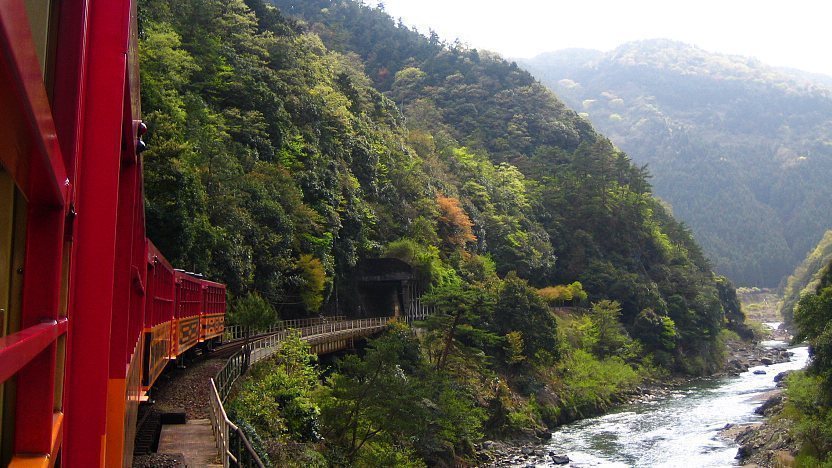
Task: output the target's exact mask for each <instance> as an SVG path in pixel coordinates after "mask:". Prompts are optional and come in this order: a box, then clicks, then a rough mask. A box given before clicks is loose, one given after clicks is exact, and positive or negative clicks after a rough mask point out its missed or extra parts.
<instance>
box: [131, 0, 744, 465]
mask: <svg viewBox="0 0 832 468" xmlns="http://www.w3.org/2000/svg"><path fill="white" fill-rule="evenodd" d="M274 5H276V6H273V5H271V4H267V3H264V2H263V0H247V1H245V2H244V1H242V0H230V1H229V0H182V1H177V2H169V1H165V0H143V1H142V2H140V10H139V18H140V41H141V42H140V53H141V72H142V76H141V78H142V91H143V92H142V99H143V102H142V108H143V112H144V115H145V118H146V121H147V122H148V124H149V127H150V131H149V133H148V136H147V138H146V141H147V142H148V145H149V149H148V150H147V151H146V152H145V153H144V162H145V171H146V172H145V179H146V187H145V189H146V199H147V200H146V205H147V209H146V212H147V225H148V232H149V236H150V237H151V239H153V240H154V242H156V244H157V245H158V246H159V247H160V248H161V249H162V251H164V252H165V253H166V255H168V257H169V258H170V259H171V260H172V261H173V262H174V263H177V264H180V265H187V266H188V267H189V268H192V269H194V270H195V271H201V272H204V273H205V274H207V275H208V276H209V277H212V278H217V279H220V280H222V281H224V282H226V283H227V284H228V286H229V291H230V293H231V294H232V295H233V296H235V297H238V298H242V299H240V300H234V301H232V305H233V308H232V309H234V310H240V309H245V308H247V307H251V308H252V309H254V308H262V309H268V308H269V307H274V308H275V309H277V310H278V312H279V313H280V315H281V316H282V317H289V316H301V315H317V314H318V313H319V312H320V311H321V310H325V311H328V312H335V311H338V312H340V313H345V314H347V315H351V316H355V315H358V314H360V313H362V312H361V311H360V310H359V308H358V307H357V302H356V300H355V296H356V292H357V291H356V284H355V277H356V267H357V266H358V265H359V262H360V261H361V260H363V259H368V258H376V257H382V256H383V257H395V258H398V259H401V260H403V261H406V262H407V263H409V264H410V265H411V266H412V267H413V268H414V269H415V271H416V272H417V274H418V275H419V277H420V279H421V280H422V281H424V283H425V285H426V289H427V291H426V295H425V297H424V300H425V301H426V302H427V303H430V304H432V305H433V306H434V307H435V308H436V310H437V313H436V314H435V315H434V316H433V317H431V318H430V319H429V320H427V321H425V322H424V323H423V324H422V325H421V327H422V328H423V329H424V330H425V333H424V334H420V336H414V335H413V334H412V333H410V332H408V331H407V329H406V328H404V327H401V328H397V327H393V329H392V331H391V333H390V334H388V335H385V337H383V338H381V339H379V340H378V341H376V342H375V343H374V344H372V345H370V347H369V349H368V350H367V352H366V353H365V354H364V355H363V356H361V357H351V358H349V359H346V360H345V361H344V362H343V363H341V364H339V366H338V368H337V371H335V373H333V374H332V375H331V376H330V377H329V378H327V379H326V381H325V382H322V381H321V379H319V378H318V377H320V376H319V375H318V374H316V372H317V371H315V370H314V369H313V367H314V366H311V364H310V362H311V361H308V360H307V358H306V357H303V353H300V352H298V353H295V354H292V356H288V357H287V359H290V358H291V359H299V361H298V362H297V363H296V364H297V366H295V365H294V364H292V366H289V365H288V364H287V365H286V366H285V368H284V366H282V365H281V366H276V368H274V369H272V370H271V371H268V372H274V373H273V374H260V375H261V376H263V375H268V376H267V377H266V378H265V380H262V381H253V382H252V383H251V385H250V386H248V387H246V389H244V390H243V391H242V392H241V396H240V398H241V400H242V401H243V402H242V403H240V405H239V406H235V407H234V411H235V412H236V413H235V417H238V418H240V420H242V421H245V422H246V424H248V423H250V424H251V427H249V426H246V428H247V429H246V431H249V429H251V431H254V430H256V431H257V432H258V433H261V434H263V435H264V437H265V436H267V437H268V438H269V439H270V440H277V441H304V442H306V441H316V440H319V433H318V427H317V424H318V423H321V424H322V426H323V431H324V432H325V433H326V439H327V444H328V445H327V446H328V450H330V451H329V452H328V455H327V457H329V459H330V460H331V461H332V463H333V464H334V465H336V466H341V465H343V464H352V463H356V464H359V465H361V464H364V465H373V466H392V465H396V466H423V464H422V462H416V461H413V460H428V461H430V462H431V463H432V464H438V462H437V460H445V461H448V460H453V458H454V456H456V455H459V454H460V453H467V452H470V447H471V440H473V439H476V438H477V437H480V436H481V435H482V433H483V432H484V431H490V432H495V433H502V432H508V431H512V430H518V429H519V428H525V429H528V428H529V427H534V425H535V424H540V421H545V422H546V424H556V423H558V422H563V421H565V420H569V419H571V418H575V417H578V416H580V415H583V414H588V413H590V412H592V411H597V410H599V409H603V408H606V407H609V405H610V404H612V402H613V401H614V399H615V397H616V395H617V393H618V392H621V391H622V390H623V389H625V388H628V387H632V386H634V385H637V384H638V382H640V381H641V380H640V379H642V378H644V377H645V376H647V375H651V376H654V375H662V372H666V370H673V371H680V372H688V373H707V372H710V371H712V370H714V369H715V367H716V366H717V365H718V362H719V361H720V359H721V358H722V354H721V351H722V349H721V347H720V340H719V339H718V338H719V336H720V333H721V331H722V330H723V328H724V327H726V326H729V327H733V328H734V329H736V330H738V331H740V332H743V331H745V330H746V329H745V328H743V323H742V321H743V316H742V313H741V312H740V310H739V302H738V301H737V299H736V294H735V291H734V288H733V286H731V284H730V283H729V282H728V281H727V280H725V279H724V278H721V277H716V276H715V275H714V274H713V273H712V272H711V270H710V266H709V264H708V262H707V261H706V260H705V258H704V257H703V255H702V253H701V251H700V249H699V248H698V246H697V245H696V244H695V242H694V241H693V239H692V237H691V235H690V233H689V231H688V230H687V229H686V228H684V227H683V226H682V225H680V224H679V223H678V222H676V221H675V220H674V219H673V217H672V216H671V215H670V214H669V213H668V212H667V211H666V210H665V209H664V208H663V207H662V205H661V204H660V203H659V202H658V201H656V200H655V199H654V198H653V196H652V192H651V187H650V184H649V183H648V180H647V179H648V174H647V172H646V171H645V170H644V169H642V168H639V167H637V166H635V165H633V164H632V162H631V161H630V159H629V158H628V157H627V156H626V155H625V154H624V153H623V152H621V151H619V150H618V149H616V148H615V147H614V146H613V145H612V144H611V143H610V142H609V141H608V140H607V139H606V138H605V137H603V136H601V135H599V134H598V133H596V132H595V131H594V130H593V128H592V127H591V126H590V125H589V123H588V122H587V121H586V120H584V119H582V118H580V117H579V116H578V115H577V114H576V113H574V112H573V111H571V110H569V109H568V108H567V107H566V106H565V105H564V104H562V103H561V102H560V101H559V100H558V99H557V98H556V97H555V96H554V95H553V94H552V93H551V92H550V91H548V90H547V89H546V88H545V87H543V86H542V85H540V84H539V83H537V82H536V81H535V80H534V79H533V78H532V76H531V75H529V74H528V73H527V72H525V71H523V70H521V69H519V68H518V67H517V66H516V65H515V64H513V63H510V62H507V61H505V60H503V59H501V58H499V57H497V56H495V55H493V54H490V53H486V52H482V51H477V50H474V49H468V48H466V47H463V46H460V45H458V44H446V43H443V42H442V41H440V40H439V38H437V37H435V35H434V36H432V37H425V36H422V35H420V34H419V33H417V32H415V31H413V30H410V29H408V28H407V27H406V26H404V25H401V24H398V25H397V24H396V23H395V22H394V21H393V20H392V19H391V18H390V17H389V16H388V15H387V14H386V13H384V12H383V11H382V10H379V9H375V8H371V7H368V6H365V5H363V4H362V3H359V2H353V1H339V2H331V1H327V0H312V1H310V0H304V1H296V2H292V1H282V0H281V1H277V2H274ZM260 298H262V299H260ZM263 303H265V305H264V304H263ZM565 304H566V305H578V306H581V308H579V309H578V310H577V311H574V312H569V311H566V312H564V311H563V310H558V309H557V306H563V305H565ZM555 312H557V313H555ZM364 313H366V314H370V315H372V314H375V313H378V312H377V311H364ZM298 346H299V347H300V346H302V343H300V344H298ZM290 351H291V350H290ZM287 352H289V351H287ZM290 367H291V369H289V368H290ZM659 369H664V371H660V370H659ZM290 370H291V372H290ZM264 372H266V371H264ZM287 373H290V374H291V375H287ZM281 392H283V393H281ZM370 394H372V395H379V397H378V398H374V397H369V396H367V395H370ZM264 395H268V398H272V397H273V400H274V401H272V400H271V399H268V398H266V400H265V401H264V398H265V397H264ZM391 396H395V397H396V398H390V397H391ZM246 401H247V402H249V403H252V404H246V403H245V402H246ZM414 402H416V404H414ZM344 405H348V406H349V405H353V406H351V407H355V408H358V409H356V412H355V413H351V412H344V411H342V410H341V408H343V407H344ZM361 405H369V406H370V407H369V408H365V407H364V406H361ZM394 405H397V406H394ZM359 407H360V408H359ZM390 414H397V415H400V416H401V417H397V418H391V417H390V416H389V415H390ZM319 416H320V418H319ZM365 430H366V432H363V431H365ZM365 436H366V437H367V439H362V438H363V437H365ZM367 440H371V441H372V442H371V443H368V444H367V445H365V444H364V442H365V441H367ZM466 451H467V452H466ZM455 454H456V455H455ZM273 455H275V456H278V454H273ZM333 460H334V461H333ZM411 461H413V463H411ZM278 464H279V463H278ZM298 466H302V464H301V465H298Z"/></svg>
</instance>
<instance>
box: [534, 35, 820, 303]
mask: <svg viewBox="0 0 832 468" xmlns="http://www.w3.org/2000/svg"><path fill="white" fill-rule="evenodd" d="M522 64H523V65H524V66H525V67H528V69H529V70H531V71H532V73H533V74H534V75H535V76H537V77H538V78H540V80H541V81H542V82H543V83H544V84H546V85H547V86H549V87H550V88H551V89H553V90H554V91H555V92H556V94H557V95H558V96H560V97H561V98H563V99H564V100H565V101H566V102H567V103H568V104H569V105H570V106H571V107H573V108H574V109H577V110H578V111H579V112H581V114H582V115H583V116H585V117H586V118H588V119H589V120H590V121H591V122H592V123H593V125H595V126H597V128H598V129H600V130H601V131H603V132H604V133H605V134H606V135H607V136H609V137H610V139H611V140H612V141H613V142H614V143H615V144H616V145H617V146H618V147H620V148H622V149H623V150H624V151H626V152H627V153H628V154H629V155H630V156H631V157H632V158H633V160H634V161H635V162H636V163H637V164H648V165H649V169H650V172H651V174H653V176H654V178H653V180H652V182H653V185H654V187H655V190H656V194H657V195H658V196H659V197H661V198H662V199H664V200H666V201H668V202H669V203H670V204H671V205H672V209H673V213H674V215H675V216H677V217H678V218H679V219H680V220H682V221H684V222H685V223H686V224H687V225H688V226H690V227H691V229H692V230H693V232H694V236H695V237H696V239H697V241H699V243H700V244H701V245H702V248H703V250H704V252H705V253H706V255H707V256H708V258H709V259H711V261H712V262H713V264H714V267H715V269H716V271H718V272H719V273H721V274H725V275H727V276H728V277H730V278H731V279H732V280H733V281H735V282H736V283H738V284H742V285H749V286H753V285H756V286H766V287H775V286H777V285H778V284H779V283H780V281H781V280H782V279H783V278H784V277H785V276H786V275H788V274H789V273H790V272H791V271H792V270H793V269H794V267H795V266H796V265H797V264H798V263H799V262H800V261H801V260H802V259H803V257H804V256H805V254H806V252H807V251H808V250H810V249H811V248H812V247H813V246H814V245H815V244H817V242H818V240H819V239H820V237H821V236H822V235H823V233H824V231H825V230H826V229H828V228H829V227H831V226H832V223H830V218H829V216H828V214H829V213H831V212H832V184H829V183H828V181H829V180H830V177H832V139H830V137H829V135H830V132H831V131H832V92H830V91H829V89H830V88H826V87H824V86H823V85H822V84H816V83H820V82H819V81H810V79H811V76H810V75H809V74H805V73H797V72H788V71H784V70H778V69H774V68H770V67H767V66H765V65H763V64H761V63H760V62H758V61H756V60H754V59H748V58H743V57H734V56H725V55H718V54H712V53H708V52H705V51H703V50H701V49H698V48H696V47H693V46H688V45H685V44H681V43H677V42H671V41H666V40H652V41H643V42H635V43H630V44H625V45H623V46H621V47H619V48H618V49H616V50H614V51H612V52H608V53H602V52H598V51H592V50H565V51H560V52H554V53H547V54H543V55H540V56H538V57H535V58H533V59H529V60H524V61H522Z"/></svg>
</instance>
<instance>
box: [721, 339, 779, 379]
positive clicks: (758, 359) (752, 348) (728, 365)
mask: <svg viewBox="0 0 832 468" xmlns="http://www.w3.org/2000/svg"><path fill="white" fill-rule="evenodd" d="M791 356H792V352H791V351H789V350H787V349H786V348H785V346H783V347H774V348H767V347H764V346H761V345H760V344H755V343H747V342H744V341H738V342H731V343H729V345H728V358H727V359H726V360H725V366H724V368H723V369H722V371H721V372H719V373H717V374H715V375H739V374H741V373H743V372H747V371H748V369H750V368H751V367H755V366H770V365H772V364H778V363H781V362H788V361H789V359H790V358H791ZM759 371H762V372H759ZM757 372H758V373H765V369H758V371H757Z"/></svg>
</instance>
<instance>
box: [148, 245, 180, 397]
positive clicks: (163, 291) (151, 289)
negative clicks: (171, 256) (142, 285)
mask: <svg viewBox="0 0 832 468" xmlns="http://www.w3.org/2000/svg"><path fill="white" fill-rule="evenodd" d="M175 299H176V279H175V275H174V271H173V267H172V266H171V265H170V263H168V261H167V260H166V259H165V257H164V256H163V255H162V253H161V252H159V249H157V248H156V246H155V245H153V243H152V242H150V240H148V241H147V299H146V302H145V328H144V343H145V349H144V366H143V374H142V390H143V391H144V392H147V391H148V390H149V389H150V387H152V386H153V383H154V382H156V379H157V378H158V377H159V374H161V373H162V371H163V370H164V369H165V366H166V365H167V363H168V362H169V361H170V356H171V355H172V354H173V351H172V349H171V346H172V343H171V333H172V331H171V323H172V322H173V320H174V311H175V308H174V306H175Z"/></svg>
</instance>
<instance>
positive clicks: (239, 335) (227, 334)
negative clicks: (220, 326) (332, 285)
mask: <svg viewBox="0 0 832 468" xmlns="http://www.w3.org/2000/svg"><path fill="white" fill-rule="evenodd" d="M342 320H346V317H344V316H343V315H335V316H329V317H316V318H306V319H291V320H281V321H279V322H277V323H275V324H274V325H271V326H269V327H267V328H264V329H254V330H252V333H251V336H252V337H255V336H260V335H267V334H272V333H277V332H279V331H282V330H287V329H289V328H303V327H309V326H312V325H319V324H322V323H328V322H339V321H342ZM245 336H246V327H243V326H240V325H229V326H226V327H225V331H224V332H223V335H222V339H223V341H235V340H242V339H243V338H245Z"/></svg>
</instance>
